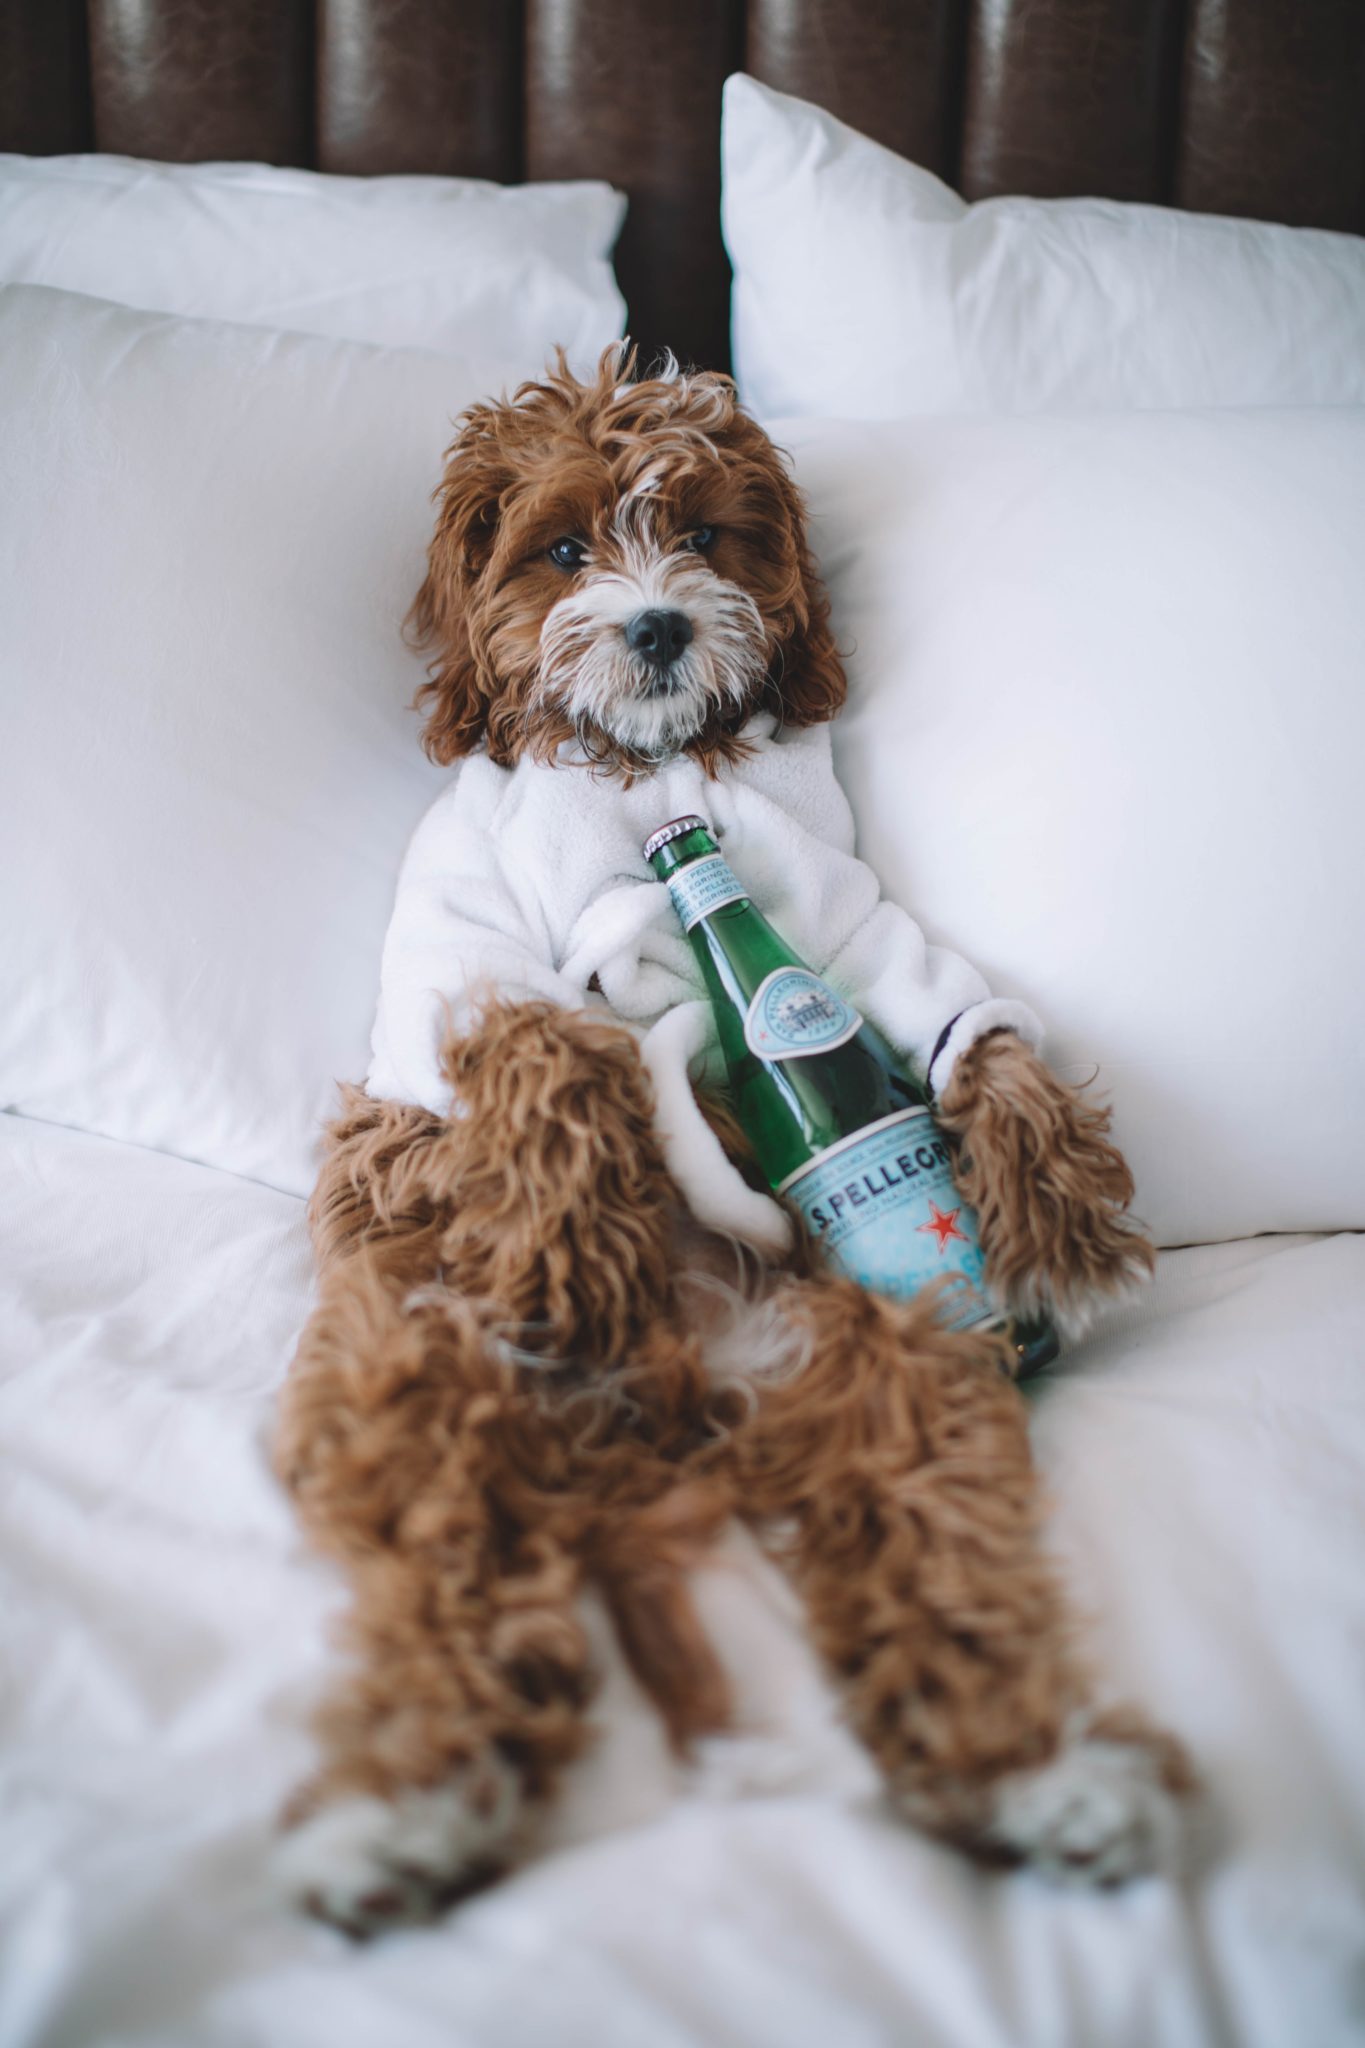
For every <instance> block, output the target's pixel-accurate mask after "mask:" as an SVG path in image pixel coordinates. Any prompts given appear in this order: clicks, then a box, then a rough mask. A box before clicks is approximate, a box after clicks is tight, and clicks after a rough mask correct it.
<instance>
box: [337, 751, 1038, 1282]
mask: <svg viewBox="0 0 1365 2048" xmlns="http://www.w3.org/2000/svg"><path fill="white" fill-rule="evenodd" d="M745 732H746V737H747V738H749V739H751V740H752V741H753V742H754V747H753V751H752V752H751V753H750V754H749V756H748V757H747V758H746V759H744V760H742V761H740V762H739V763H738V764H737V765H736V766H734V767H725V768H722V769H721V771H720V773H719V775H718V776H717V777H716V778H715V779H714V780H712V779H708V778H707V777H706V776H705V775H704V774H703V773H702V771H701V769H700V768H699V767H698V766H697V765H696V763H695V762H693V761H691V760H688V759H685V758H684V759H679V760H676V761H672V762H669V763H668V764H667V765H666V766H665V767H662V768H660V769H658V770H657V771H656V772H655V773H654V774H652V775H650V776H648V777H646V778H644V779H642V780H640V781H637V782H635V783H633V784H632V785H631V786H630V787H629V788H627V787H624V786H623V785H622V783H621V781H620V780H619V779H618V778H616V777H614V776H608V775H605V774H603V773H602V772H600V771H595V770H594V769H593V768H592V767H591V766H590V765H588V764H587V763H586V762H584V761H582V760H581V759H577V758H574V757H573V756H571V755H569V754H565V755H562V756H561V758H560V759H559V760H558V761H556V762H555V763H554V764H553V765H552V766H546V765H543V764H540V763H537V762H531V761H523V762H521V763H520V764H519V765H518V766H517V767H516V768H498V767H495V766H494V765H493V763H492V762H491V761H489V760H488V759H487V757H486V756H484V755H475V756H473V757H472V758H470V759H469V760H467V761H465V762H463V763H462V764H461V766H460V768H459V769H458V771H457V773H456V775H455V778H454V780H453V781H452V783H451V785H450V787H449V789H448V790H446V791H445V793H444V794H443V795H442V796H441V797H439V798H438V799H437V801H436V802H435V803H434V804H433V805H432V807H431V809H430V810H429V811H428V812H427V815H426V817H425V818H424V819H423V820H422V822H421V824H420V825H419V826H418V828H417V831H416V833H415V835H414V837H413V841H412V845H411V847H410V848H409V850H408V854H407V857H406V859H405V861H404V863H403V869H402V873H401V875H400V877H399V882H398V894H397V899H396V901H395V904H394V911H393V918H392V921H391V923H390V925H389V931H388V937H387V938H386V940H385V943H384V961H383V970H382V986H381V992H380V998H379V1013H378V1016H377V1018H376V1021H375V1030H374V1049H373V1050H374V1056H373V1059H372V1061H371V1065H370V1071H369V1077H368V1081H367V1084H366V1085H367V1087H368V1090H369V1093H370V1094H371V1095H374V1096H383V1097H388V1098H390V1099H392V1100H394V1101H398V1102H410V1103H420V1104H421V1105H422V1107H423V1108H425V1109H430V1110H435V1111H437V1112H438V1113H441V1114H444V1113H445V1112H446V1111H447V1110H448V1108H449V1106H450V1087H449V1084H448V1083H447V1082H446V1081H445V1080H444V1078H443V1076H442V1074H441V1069H440V1065H439V1058H438V1055H439V1047H440V1041H441V1038H442V1036H443V1034H444V1032H445V1031H446V1029H447V1028H448V1020H450V1021H453V1023H454V1024H455V1026H456V1027H457V1028H458V1027H459V1026H460V1025H461V1024H462V1023H464V1022H466V1021H467V1019H468V1017H469V1015H470V1013H471V1010H472V1009H473V1008H474V1007H476V1006H477V1003H478V1000H479V998H480V996H481V995H486V994H487V993H488V992H489V991H490V990H491V991H496V992H497V993H498V994H499V995H502V996H504V997H507V998H509V999H513V1000H516V999H528V998H535V997H542V998H548V999H549V1000H550V1001H551V1002H554V1003H559V1004H562V1005H563V1006H564V1007H565V1008H566V1009H600V1010H604V1011H607V1012H609V1013H611V1014H612V1015H614V1016H615V1017H616V1018H617V1019H618V1020H619V1021H620V1022H621V1023H623V1024H625V1025H627V1026H629V1027H630V1028H631V1029H633V1030H634V1031H635V1032H636V1033H637V1035H638V1036H639V1037H640V1039H641V1044H642V1051H643V1054H644V1057H645V1059H646V1061H647V1063H648V1066H649V1068H650V1072H651V1075H652V1077H653V1080H654V1085H655V1092H656V1096H657V1101H658V1121H659V1131H660V1136H661V1138H662V1140H663V1145H664V1150H665V1154H666V1157H667V1159H668V1163H669V1167H670V1169H671V1170H672V1172H673V1174H674V1176H675V1177H676V1179H677V1181H678V1183H679V1185H680V1187H681V1188H682V1190H683V1193H684V1195H685V1196H686V1198H687V1201H688V1202H689V1204H690V1206H691V1208H692V1210H693V1212H694V1213H695V1214H696V1215H697V1216H698V1217H699V1218H700V1219H701V1220H702V1221H703V1222H705V1223H707V1224H710V1225H711V1226H712V1227H713V1228H714V1229H718V1230H727V1231H731V1232H733V1233H734V1234H735V1235H736V1236H738V1237H742V1238H745V1239H747V1240H748V1241H749V1242H751V1243H755V1244H758V1245H760V1246H763V1247H764V1248H766V1249H769V1250H780V1249H783V1248H785V1246H786V1245H787V1243H788V1242H789V1238H790V1229H789V1225H788V1223H787V1219H786V1217H785V1215H784V1213H783V1211H782V1210H781V1209H780V1208H779V1207H778V1205H777V1204H776V1203H775V1202H773V1201H770V1200H769V1199H768V1197H767V1196H765V1195H760V1194H756V1193H755V1192H754V1191H753V1190H752V1189H751V1188H749V1187H747V1186H746V1185H745V1183H744V1181H743V1180H742V1179H741V1177H740V1176H739V1174H738V1173H736V1172H735V1170H734V1169H733V1167H731V1166H730V1164H729V1162H728V1161H727V1160H726V1158H725V1156H724V1154H723V1153H722V1151H721V1149H720V1146H719V1144H718V1143H717V1141H716V1139H715V1138H714V1136H713V1135H712V1133H711V1131H710V1129H709V1127H708V1126H707V1124H706V1123H705V1121H704V1119H703V1118H702V1116H701V1114H700V1112H699V1111H698V1110H697V1108H696V1105H695V1102H694V1100H693V1096H692V1091H691V1088H690V1086H689V1085H688V1075H689V1071H691V1072H692V1073H695V1074H697V1075H698V1076H703V1075H705V1076H709V1077H710V1078H713V1079H720V1078H722V1075H723V1069H722V1068H721V1067H720V1065H719V1056H718V1049H717V1038H716V1031H715V1027H714V1022H713V1019H712V1015H711V1009H710V1004H709V1003H708V1001H707V999H706V993H705V986H704V984H703V981H702V977H701V972H700V969H699V968H698V966H697V963H696V961H695V959H694V958H693V955H692V950H691V947H690V945H689V943H688V941H687V939H686V938H685V937H684V936H683V932H682V928H681V926H680V924H679V922H678V918H677V915H676V913H675V911H674V909H673V906H672V903H671V901H670V899H669V895H668V891H667V889H666V888H665V886H664V884H663V883H662V882H658V881H656V880H655V879H654V877H653V875H652V873H651V871H650V868H649V866H648V864H647V862H646V861H645V859H644V857H643V855H642V853H641V851H640V849H641V846H642V845H643V843H644V841H645V839H646V838H647V837H648V836H649V834H650V833H651V832H653V831H654V830H656V828H657V827H658V826H660V825H663V824H666V823H667V822H668V821H669V819H671V818H677V817H681V816H683V815H685V814H686V813H688V812H693V811H694V812H696V813H697V814H698V815H699V816H701V817H703V818H706V819H707V820H709V822H710V825H711V828H712V830H713V832H714V833H715V835H716V838H717V840H718V842H719V844H720V848H721V851H722V852H723V853H724V855H725V857H726V859H727V860H728V861H729V863H730V865H731V867H732V868H733V869H734V871H735V873H736V875H737V876H738V877H739V880H740V882H741V883H742V884H743V886H744V888H745V890H746V891H747V892H748V893H749V894H750V895H751V897H752V899H753V901H754V903H755V904H756V905H757V907H758V908H759V909H760V910H761V911H762V912H763V914H764V916H765V917H767V918H768V919H769V920H770V921H771V923H772V924H773V925H775V926H776V928H777V930H778V931H779V932H780V933H781V935H782V937H783V938H784V939H785V940H786V942H787V944H788V945H789V946H791V947H792V949H793V950H794V951H795V952H796V953H797V954H799V955H800V957H801V958H802V960H804V961H805V962H806V964H807V966H809V967H811V968H813V969H814V970H815V972H816V973H818V974H820V975H822V976H823V977H824V978H825V979H826V980H827V981H828V982H829V983H830V985H831V986H832V987H833V988H835V989H836V990H837V991H838V992H839V993H840V994H841V995H843V996H845V997H847V998H848V1000H849V1001H850V1002H851V1003H853V1004H854V1005H855V1007H856V1008H857V1009H858V1010H859V1011H860V1012H861V1013H862V1015H863V1016H864V1017H865V1018H866V1019H867V1021H868V1022H869V1023H870V1024H873V1025H875V1026H876V1028H877V1029H878V1030H879V1031H880V1032H881V1033H882V1035H883V1036H884V1037H885V1038H886V1039H887V1040H888V1041H889V1042H890V1044H891V1045H892V1046H893V1047H894V1048H895V1050H896V1051H897V1053H899V1054H901V1055H902V1056H903V1057H905V1058H907V1059H909V1060H910V1061H911V1062H912V1063H913V1064H914V1066H915V1067H916V1068H917V1070H918V1071H919V1072H921V1073H924V1072H926V1071H928V1069H929V1067H930V1064H931V1062H932V1072H931V1073H930V1075H929V1078H930V1083H931V1085H932V1086H933V1087H934V1088H935V1089H936V1090H938V1091H941V1090H942V1089H943V1088H944V1086H945V1085H946V1083H947V1080H948V1076H949V1074H950V1073H951V1071H952V1066H953V1063H954V1061H955V1060H956V1059H957V1058H958V1057H959V1056H960V1055H961V1053H962V1052H963V1051H964V1050H965V1049H966V1047H967V1046H969V1045H970V1044H971V1043H972V1042H973V1041H974V1040H975V1039H977V1038H979V1037H980V1036H981V1035H982V1033H983V1032H985V1031H991V1030H995V1029H998V1028H999V1027H1000V1026H1001V1025H1007V1026H1009V1027H1010V1028H1012V1029H1013V1030H1015V1031H1017V1032H1018V1033H1019V1034H1020V1035H1021V1036H1022V1037H1024V1038H1026V1039H1027V1040H1028V1041H1029V1043H1030V1044H1034V1045H1036V1044H1037V1043H1038V1041H1039V1039H1040V1037H1041V1030H1040V1027H1039V1024H1038V1020H1037V1018H1036V1017H1035V1016H1034V1014H1033V1012H1032V1011H1031V1010H1029V1009H1028V1008H1026V1007H1025V1005H1023V1004H1022V1003H1016V1002H1004V1001H998V1000H992V999H991V997H990V994H989V991H988V990H987V988H986V985H985V983H984V981H983V980H982V978H981V976H980V975H979V974H978V973H977V972H976V970H975V968H972V967H969V966H968V965H967V963H966V961H965V960H961V959H959V958H958V956H957V955H956V954H955V953H950V952H948V951H946V950H945V949H944V948H943V947H941V946H930V945H928V944H926V942H925V939H924V935H923V933H922V932H921V931H920V929H919V927H918V925H916V924H915V923H914V922H913V921H912V919H910V918H909V917H908V916H907V915H906V913H905V912H904V911H903V910H901V909H899V908H898V907H897V906H896V905H895V904H894V903H886V902H883V901H882V898H881V891H880V889H879V887H878V884H877V878H876V876H875V875H874V874H873V873H872V870H871V869H870V868H869V867H868V866H867V865H866V864H865V863H864V862H862V861H860V860H859V859H858V858H857V856H856V854H855V853H854V851H853V839H854V833H853V817H852V813H851V812H850V810H849V807H848V803H847V801H846V799H845V797H844V794H843V792H842V790H841V789H840V788H839V785H838V783H837V782H836V781H835V779H834V768H833V763H832V760H831V755H830V731H829V727H828V726H827V725H817V726H811V727H809V728H808V729H807V730H805V731H803V732H786V731H784V732H780V733H779V732H775V731H774V721H773V719H772V718H771V717H770V716H768V715H766V714H765V715H763V716H761V717H758V718H755V719H754V720H753V721H752V722H751V723H750V724H749V726H748V727H746V729H745ZM594 978H595V983H596V986H595V987H593V988H590V986H589V984H590V983H592V982H594ZM598 990H600V991H601V993H600V994H599V993H597V991H598Z"/></svg>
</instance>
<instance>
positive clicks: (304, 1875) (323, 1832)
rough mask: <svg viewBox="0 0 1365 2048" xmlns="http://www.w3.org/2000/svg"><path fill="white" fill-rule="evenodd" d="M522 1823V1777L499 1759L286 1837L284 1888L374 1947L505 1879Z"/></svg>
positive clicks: (361, 1802)
mask: <svg viewBox="0 0 1365 2048" xmlns="http://www.w3.org/2000/svg"><path fill="white" fill-rule="evenodd" d="M521 1818H522V1802H521V1790H520V1786H519V1784H518V1782H517V1777H516V1774H515V1772H514V1771H513V1770H512V1767H511V1766H510V1764H507V1763H504V1762H503V1761H502V1759H501V1758H497V1757H486V1758H482V1759H481V1760H480V1761H479V1762H478V1763H477V1764H471V1765H468V1766H466V1767H465V1768H464V1770H462V1771H461V1773H460V1774H459V1776H458V1777H455V1778H452V1779H451V1780H449V1781H448V1782H447V1783H446V1784H444V1785H439V1786H435V1787H432V1788H428V1789H422V1788H418V1787H411V1788H409V1789H408V1790H406V1791H403V1792H400V1793H399V1794H398V1795H397V1797H396V1798H394V1799H377V1798H373V1797H362V1796H359V1795H356V1794H351V1795H348V1796H343V1797H340V1798H336V1799H333V1800H330V1801H329V1802H328V1803H327V1804H325V1805H323V1806H320V1807H318V1808H317V1809H316V1810H315V1811H313V1812H311V1813H309V1814H308V1815H307V1816H306V1817H305V1818H304V1819H303V1820H301V1821H299V1822H298V1823H297V1825H295V1826H294V1827H291V1828H290V1829H289V1830H288V1832H287V1833H286V1834H284V1835H283V1836H282V1837H281V1838H280V1841H279V1843H278V1846H277V1848H276V1850H275V1856H274V1872H273V1874H274V1880H275V1886H276V1889H277V1890H278V1891H279V1892H280V1893H281V1894H282V1895H283V1896H284V1898H285V1899H287V1901H288V1902H289V1903H290V1904H292V1905H295V1906H298V1907H302V1908H303V1909H304V1910H305V1911H306V1912H309V1913H312V1914H315V1915H316V1916H317V1918H318V1919H320V1920H327V1921H330V1922H331V1924H332V1925H333V1926H334V1927H339V1928H341V1929H342V1931H343V1932H344V1933H346V1934H349V1935H352V1936H354V1937H355V1938H356V1939H357V1940H364V1939H367V1938H368V1937H370V1936H372V1935H375V1934H382V1933H383V1932H384V1931H385V1930H386V1929H388V1928H392V1927H401V1926H410V1925H412V1924H414V1923H418V1922H422V1921H428V1920H434V1919H436V1918H437V1917H438V1916H439V1915H440V1914H441V1913H442V1912H444V1910H445V1909H446V1907H447V1906H449V1905H451V1904H452V1903H453V1902H454V1900H455V1899H457V1898H459V1897H460V1896H461V1895H462V1894H464V1893H465V1892H468V1891H472V1890H473V1889H475V1887H476V1886H478V1885H479V1884H481V1883H483V1882H485V1881H486V1880H487V1879H488V1878H490V1877H492V1876H493V1875H495V1874H496V1873H497V1871H499V1870H500V1869H501V1868H502V1867H503V1866H504V1865H505V1864H506V1863H507V1862H508V1861H509V1859H510V1857H511V1855H512V1854H513V1852H514V1848H515V1841H516V1836H517V1832H518V1827H519V1823H520V1821H521Z"/></svg>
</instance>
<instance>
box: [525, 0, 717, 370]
mask: <svg viewBox="0 0 1365 2048" xmlns="http://www.w3.org/2000/svg"><path fill="white" fill-rule="evenodd" d="M743 28H744V21H743V7H742V5H741V0H689V4H688V5H687V6H686V7H682V6H671V5H670V6H664V7H657V8H656V7H642V6H641V5H640V4H639V0H528V6H527V10H526V175H527V177H528V178H585V177H594V178H608V179H610V180H611V182H612V183H613V184H614V185H617V186H620V187H621V188H623V189H624V190H625V191H627V192H628V193H629V194H630V213H629V215H628V216H627V220H626V225H625V229H624V232H623V233H622V236H621V241H620V244H619V246H618V249H617V253H616V273H617V276H618V278H619V280H620V284H621V289H622V291H623V292H624V293H625V296H626V304H627V307H628V309H629V322H630V332H631V333H632V335H633V336H634V337H635V339H636V340H637V341H638V342H639V343H640V344H641V346H642V348H643V349H644V350H645V352H646V354H652V353H653V352H654V351H655V350H657V349H659V348H662V347H664V346H665V345H667V346H669V347H671V348H673V349H674V350H675V351H676V352H677V354H678V355H679V356H681V357H683V358H684V359H687V360H690V361H693V362H698V363H713V364H714V363H725V362H726V361H728V359H729V287H730V277H729V269H728V266H727V265H726V263H725V258H724V254H723V251H722V249H721V245H720V93H721V86H722V85H723V83H724V81H725V77H726V74H727V72H730V71H733V70H735V69H737V67H738V65H739V63H740V61H741V53H742V50H743Z"/></svg>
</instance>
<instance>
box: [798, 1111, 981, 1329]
mask: <svg viewBox="0 0 1365 2048" xmlns="http://www.w3.org/2000/svg"><path fill="white" fill-rule="evenodd" d="M779 1193H781V1194H783V1195H785V1196H786V1197H787V1199H788V1200H789V1201H791V1202H793V1203H794V1204H795V1205H796V1207H797V1208H798V1209H799V1210H800V1211H801V1214H802V1215H803V1216H804V1217H805V1219H806V1221H807V1223H808V1224H809V1225H810V1228H811V1232H812V1234H813V1235H814V1236H816V1237H818V1238H819V1239H820V1242H821V1243H822V1244H823V1245H824V1247H825V1249H826V1251H827V1252H828V1253H829V1254H830V1255H831V1257H832V1258H833V1260H834V1263H835V1265H837V1266H840V1267H842V1269H843V1271H844V1272H845V1273H848V1274H850V1275H851V1276H852V1278H853V1279H855V1280H859V1281H861V1282H862V1284H863V1286H864V1287H870V1288H872V1289H873V1290H874V1291H875V1292H876V1293H878V1294H891V1295H896V1296H898V1297H899V1298H900V1299H901V1300H906V1299H908V1298H909V1296H911V1295H912V1294H918V1292H919V1290H920V1288H921V1287H923V1286H924V1285H925V1284H926V1282H927V1281H930V1280H936V1279H938V1278H939V1276H940V1275H942V1274H952V1275H955V1276H957V1280H958V1282H959V1284H958V1285H957V1286H955V1287H954V1289H953V1291H952V1293H951V1294H950V1295H948V1296H947V1298H946V1299H945V1301H944V1303H943V1306H942V1310H941V1314H942V1317H943V1320H944V1322H945V1323H947V1324H948V1325H949V1327H950V1328H952V1329H955V1330H963V1329H967V1328H969V1327H970V1326H971V1325H972V1324H973V1323H980V1322H985V1321H987V1320H988V1319H991V1320H994V1319H995V1317H996V1316H997V1314H998V1311H997V1309H996V1308H995V1306H994V1304H993V1303H992V1301H991V1299H990V1296H989V1295H988V1294H987V1292H986V1271H985V1261H984V1260H983V1258H982V1255H981V1245H980V1243H979V1241H978V1238H977V1233H976V1217H975V1216H974V1215H973V1213H972V1211H971V1210H970V1209H969V1208H968V1207H967V1205H966V1203H965V1202H964V1201H963V1199H962V1197H961V1195H959V1193H958V1192H957V1187H956V1185H955V1183H954V1181H953V1175H952V1168H951V1164H950V1155H949V1152H948V1146H947V1143H946V1141H945V1140H944V1138H943V1136H942V1134H941V1133H940V1132H939V1131H938V1130H937V1129H936V1128H935V1126H934V1121H933V1118H932V1117H931V1116H930V1115H929V1112H928V1110H926V1109H908V1110H905V1111H903V1112H902V1114H901V1115H899V1116H895V1117H888V1118H887V1119H886V1121H885V1122H884V1123H879V1124H873V1125H871V1126H870V1128H869V1129H867V1130H866V1131H861V1132H859V1133H858V1134H857V1135H856V1136H855V1137H852V1138H847V1139H845V1140H844V1141H843V1143H842V1144H839V1145H831V1146H830V1148H829V1150H828V1151H827V1152H822V1153H821V1155H820V1157H819V1158H818V1159H817V1160H816V1161H815V1162H814V1164H813V1165H811V1166H807V1167H805V1168H803V1169H802V1171H801V1172H800V1173H798V1174H795V1175H793V1177H792V1179H791V1180H790V1181H788V1182H786V1184H785V1185H784V1186H783V1187H782V1188H781V1189H779Z"/></svg>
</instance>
